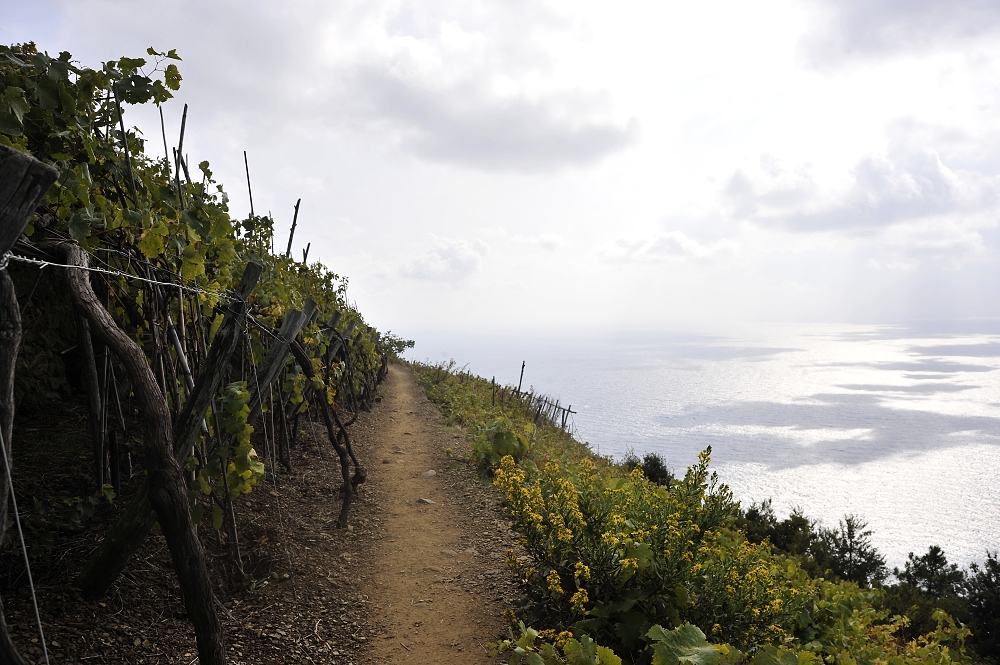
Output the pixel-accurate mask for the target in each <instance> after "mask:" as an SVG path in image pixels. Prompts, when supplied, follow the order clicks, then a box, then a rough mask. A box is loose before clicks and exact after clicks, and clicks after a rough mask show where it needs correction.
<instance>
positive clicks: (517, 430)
mask: <svg viewBox="0 0 1000 665" xmlns="http://www.w3.org/2000/svg"><path fill="white" fill-rule="evenodd" d="M534 432H535V426H534V425H533V424H532V423H524V424H523V425H521V426H517V425H515V424H514V422H513V421H512V420H511V419H510V418H508V417H507V416H504V415H500V416H497V417H496V418H494V419H493V420H491V421H489V422H488V423H486V425H485V428H484V431H483V433H482V435H481V436H480V437H479V438H478V439H477V440H476V441H475V443H473V444H472V454H473V456H474V458H475V460H476V465H477V466H478V467H479V470H480V472H482V473H489V472H490V471H491V470H492V469H494V468H496V466H497V465H498V464H499V463H500V460H501V458H503V457H504V456H505V455H510V456H511V457H513V458H514V460H515V461H516V460H520V459H521V458H523V457H524V456H525V455H526V454H527V453H528V451H529V450H531V441H530V437H531V435H532V434H534Z"/></svg>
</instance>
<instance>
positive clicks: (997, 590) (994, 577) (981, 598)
mask: <svg viewBox="0 0 1000 665" xmlns="http://www.w3.org/2000/svg"><path fill="white" fill-rule="evenodd" d="M963 591H964V592H965V598H966V601H967V602H968V604H969V613H970V614H971V618H972V621H971V622H970V623H971V624H972V625H971V628H972V631H973V632H972V634H973V637H972V645H973V647H974V648H975V650H976V651H977V652H978V653H979V654H980V655H982V656H987V657H989V658H991V660H992V662H994V663H996V662H1000V559H998V558H997V553H996V552H987V553H986V561H984V562H983V565H982V567H980V566H979V565H978V564H975V563H973V564H972V565H970V566H969V572H968V574H967V575H966V578H965V583H964V585H963Z"/></svg>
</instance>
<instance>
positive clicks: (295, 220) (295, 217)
mask: <svg viewBox="0 0 1000 665" xmlns="http://www.w3.org/2000/svg"><path fill="white" fill-rule="evenodd" d="M300 203H302V199H299V200H298V201H296V202H295V214H294V215H293V216H292V230H291V231H289V232H288V249H286V250H285V258H288V259H290V258H292V239H293V238H295V225H296V224H298V223H299V204H300ZM303 262H305V259H303Z"/></svg>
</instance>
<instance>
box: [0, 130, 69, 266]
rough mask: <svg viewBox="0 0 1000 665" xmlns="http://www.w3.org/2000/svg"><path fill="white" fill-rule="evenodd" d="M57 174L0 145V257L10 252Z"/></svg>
mask: <svg viewBox="0 0 1000 665" xmlns="http://www.w3.org/2000/svg"><path fill="white" fill-rule="evenodd" d="M58 177H59V172H58V171H56V170H55V169H54V168H52V167H51V166H48V165H46V164H43V163H41V162H40V161H38V160H37V159H35V158H34V157H32V156H31V155H26V154H24V153H23V152H20V151H18V150H14V149H13V148H8V147H7V146H5V145H0V256H3V255H4V254H6V253H7V252H9V251H10V248H11V247H13V246H14V243H15V242H17V239H18V238H20V237H21V233H23V232H24V228H25V227H26V226H27V225H28V221H29V220H30V219H31V215H32V214H34V212H35V208H37V207H38V204H39V202H40V201H41V200H42V197H43V196H44V195H45V192H47V191H48V189H49V187H51V186H52V184H53V183H54V182H55V181H56V179H57V178H58Z"/></svg>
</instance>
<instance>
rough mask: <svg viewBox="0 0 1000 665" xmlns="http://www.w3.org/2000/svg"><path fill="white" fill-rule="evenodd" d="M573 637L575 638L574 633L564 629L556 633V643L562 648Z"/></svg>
mask: <svg viewBox="0 0 1000 665" xmlns="http://www.w3.org/2000/svg"><path fill="white" fill-rule="evenodd" d="M572 638H573V633H571V632H569V631H568V630H564V631H563V632H561V633H559V634H558V635H556V640H555V645H556V646H557V647H559V648H560V649H562V648H563V647H564V646H566V643H567V642H569V641H570V640H571V639H572Z"/></svg>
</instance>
